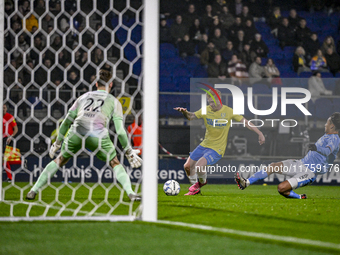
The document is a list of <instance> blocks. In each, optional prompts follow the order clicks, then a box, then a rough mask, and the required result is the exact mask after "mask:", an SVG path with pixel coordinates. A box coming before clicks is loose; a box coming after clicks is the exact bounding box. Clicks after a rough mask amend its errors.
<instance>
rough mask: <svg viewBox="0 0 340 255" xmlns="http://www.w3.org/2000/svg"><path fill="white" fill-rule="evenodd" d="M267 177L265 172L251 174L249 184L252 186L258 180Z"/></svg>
mask: <svg viewBox="0 0 340 255" xmlns="http://www.w3.org/2000/svg"><path fill="white" fill-rule="evenodd" d="M267 177H268V174H267V172H266V171H265V170H261V171H258V172H256V173H255V174H253V175H252V176H251V177H249V178H248V181H249V184H253V183H254V182H257V181H258V180H263V179H265V178H267Z"/></svg>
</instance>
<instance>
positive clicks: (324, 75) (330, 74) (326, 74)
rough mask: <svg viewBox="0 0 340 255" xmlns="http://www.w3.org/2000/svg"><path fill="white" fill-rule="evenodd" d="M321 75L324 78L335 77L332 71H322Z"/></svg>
mask: <svg viewBox="0 0 340 255" xmlns="http://www.w3.org/2000/svg"><path fill="white" fill-rule="evenodd" d="M321 77H322V78H326V79H327V78H334V76H333V74H332V73H326V72H325V73H321Z"/></svg>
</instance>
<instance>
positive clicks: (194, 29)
mask: <svg viewBox="0 0 340 255" xmlns="http://www.w3.org/2000/svg"><path fill="white" fill-rule="evenodd" d="M204 33H205V30H204V27H203V26H202V25H201V23H200V20H199V19H198V18H197V19H195V20H194V23H193V24H192V26H191V27H190V28H189V36H190V38H191V39H192V40H193V41H194V42H195V43H198V42H199V41H200V40H202V35H203V34H204Z"/></svg>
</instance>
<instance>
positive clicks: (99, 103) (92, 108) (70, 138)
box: [26, 70, 142, 201]
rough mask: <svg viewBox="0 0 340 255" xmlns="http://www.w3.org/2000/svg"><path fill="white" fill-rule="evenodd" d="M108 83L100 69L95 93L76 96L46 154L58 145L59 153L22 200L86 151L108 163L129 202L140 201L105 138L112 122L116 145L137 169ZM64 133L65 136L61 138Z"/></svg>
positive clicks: (107, 74)
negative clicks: (78, 153)
mask: <svg viewBox="0 0 340 255" xmlns="http://www.w3.org/2000/svg"><path fill="white" fill-rule="evenodd" d="M111 80H112V74H111V72H109V71H106V70H100V71H99V80H98V82H97V83H96V86H97V91H91V92H87V93H85V94H84V95H82V96H80V97H79V98H78V99H77V100H76V102H75V103H74V104H73V106H72V107H71V108H70V110H69V111H68V113H67V116H66V117H65V120H64V121H63V123H62V124H61V126H60V130H59V134H58V136H57V139H56V141H55V142H54V143H53V144H52V146H51V149H50V152H49V155H50V157H51V158H53V157H54V155H55V153H56V152H57V151H58V149H59V148H60V147H61V145H62V147H61V153H60V155H59V156H58V157H57V158H56V159H55V160H53V161H51V162H50V163H49V164H48V165H47V166H46V167H45V169H44V171H43V172H42V173H41V175H40V176H39V178H38V180H37V182H36V183H35V185H34V186H33V187H32V189H31V190H30V191H29V192H28V193H27V195H26V199H28V200H33V199H35V196H36V194H37V193H38V191H39V189H40V188H41V187H42V186H44V185H45V184H46V183H47V180H48V178H50V177H51V176H53V175H54V174H55V173H56V172H57V171H58V169H59V168H60V167H62V166H63V165H65V164H66V163H67V161H68V160H69V159H70V158H71V157H72V156H74V155H75V154H76V153H77V152H78V151H79V150H80V149H84V148H86V149H89V150H91V151H93V152H94V153H96V156H97V157H98V158H99V159H100V160H102V161H105V162H109V164H110V166H111V167H112V169H113V171H114V172H115V173H116V177H117V180H118V182H119V183H120V184H121V185H122V186H123V188H124V190H125V191H126V193H127V194H128V196H129V198H130V200H132V201H135V200H136V201H139V200H141V197H140V196H138V195H136V194H135V193H134V192H133V190H132V187H131V181H130V178H129V176H128V174H127V173H126V172H125V169H124V167H123V166H122V165H121V164H120V162H119V160H118V158H117V156H116V150H115V147H114V145H113V143H112V141H111V139H110V137H109V132H108V128H107V127H108V124H109V121H110V119H112V120H113V122H114V125H115V128H116V132H117V134H118V139H119V142H120V143H121V145H122V146H123V148H124V150H125V155H126V157H127V159H128V161H129V163H130V165H131V166H132V167H133V168H137V167H140V166H141V164H142V159H141V158H140V157H139V156H138V153H139V150H133V149H132V148H131V146H130V144H129V142H128V141H129V140H128V137H127V135H126V131H125V129H124V123H123V112H122V105H121V104H120V102H119V101H118V99H117V98H115V97H114V96H112V95H111V94H110V93H109V92H110V91H111V88H112V84H113V83H112V81H111ZM72 123H73V124H72ZM71 124H72V125H71ZM70 126H71V127H70ZM68 130H69V131H68ZM67 131H68V134H67V135H66V136H65V134H66V132H67ZM62 141H64V143H63V144H62Z"/></svg>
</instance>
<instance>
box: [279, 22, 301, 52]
mask: <svg viewBox="0 0 340 255" xmlns="http://www.w3.org/2000/svg"><path fill="white" fill-rule="evenodd" d="M278 39H279V41H280V47H281V48H282V49H284V47H286V46H296V44H297V43H296V33H295V29H294V28H293V27H291V26H289V21H288V19H287V18H283V19H282V24H281V25H280V26H279V28H278Z"/></svg>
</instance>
